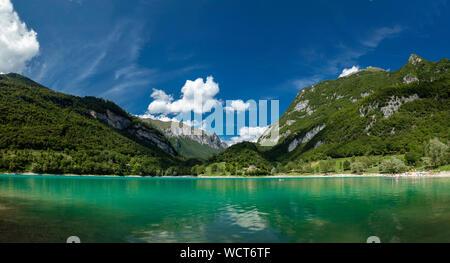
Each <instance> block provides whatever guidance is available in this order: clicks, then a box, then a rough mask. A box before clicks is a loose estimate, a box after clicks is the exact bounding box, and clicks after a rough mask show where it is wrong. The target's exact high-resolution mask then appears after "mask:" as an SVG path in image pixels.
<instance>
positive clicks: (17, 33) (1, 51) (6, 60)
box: [0, 0, 39, 73]
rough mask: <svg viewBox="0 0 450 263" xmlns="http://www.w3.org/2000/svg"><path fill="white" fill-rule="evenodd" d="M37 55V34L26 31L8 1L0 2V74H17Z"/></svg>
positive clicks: (29, 30) (32, 31)
mask: <svg viewBox="0 0 450 263" xmlns="http://www.w3.org/2000/svg"><path fill="white" fill-rule="evenodd" d="M38 53H39V42H38V40H37V33H36V32H35V31H34V30H32V29H28V28H27V25H26V24H25V23H24V22H22V21H21V20H20V18H19V15H18V14H17V13H16V12H15V11H14V7H13V5H12V3H11V1H10V0H0V72H5V73H7V72H19V73H21V72H22V71H23V70H25V68H26V63H27V62H28V61H30V60H31V59H32V58H33V57H35V56H36V55H37V54H38Z"/></svg>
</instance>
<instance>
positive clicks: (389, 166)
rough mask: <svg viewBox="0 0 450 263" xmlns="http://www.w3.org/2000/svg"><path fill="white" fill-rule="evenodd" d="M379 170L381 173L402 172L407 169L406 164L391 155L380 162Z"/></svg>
mask: <svg viewBox="0 0 450 263" xmlns="http://www.w3.org/2000/svg"><path fill="white" fill-rule="evenodd" d="M380 170H381V171H382V172H383V173H403V172H406V171H407V170H408V166H406V165H405V163H404V162H403V161H402V160H400V159H398V158H396V157H392V158H390V159H384V160H383V161H382V162H381V164H380Z"/></svg>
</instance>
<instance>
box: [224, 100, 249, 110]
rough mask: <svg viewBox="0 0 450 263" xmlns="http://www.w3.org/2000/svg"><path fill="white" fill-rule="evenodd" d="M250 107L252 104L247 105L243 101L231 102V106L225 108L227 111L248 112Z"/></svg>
mask: <svg viewBox="0 0 450 263" xmlns="http://www.w3.org/2000/svg"><path fill="white" fill-rule="evenodd" d="M249 107H250V103H248V102H247V103H245V102H244V101H243V100H233V101H231V105H230V106H227V107H225V110H226V111H237V112H241V111H246V110H247V109H248V108H249Z"/></svg>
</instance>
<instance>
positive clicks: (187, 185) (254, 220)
mask: <svg viewBox="0 0 450 263" xmlns="http://www.w3.org/2000/svg"><path fill="white" fill-rule="evenodd" d="M449 185H450V178H439V179H436V178H434V179H432V178H430V179H405V180H400V181H398V182H395V183H393V182H389V181H385V180H384V179H382V178H336V179H334V178H316V179H286V180H285V181H283V182H278V180H277V179H180V178H176V179H161V178H159V179H156V178H155V179H153V178H148V179H120V178H119V179H109V178H108V179H107V178H105V179H103V178H102V179H98V178H71V177H68V178H65V177H64V178H61V177H30V178H26V179H24V178H21V177H0V209H1V208H2V207H6V210H5V209H3V210H1V213H2V216H1V217H0V234H1V235H0V240H1V241H14V240H12V238H14V237H15V236H18V234H19V233H22V234H24V235H23V238H28V241H29V238H30V237H31V238H36V239H39V241H46V242H60V240H64V238H67V236H68V235H73V233H85V234H83V235H82V236H81V237H80V238H82V240H85V241H86V242H113V241H130V242H364V241H365V239H366V238H367V237H368V236H369V235H373V234H374V233H376V234H377V236H379V237H380V238H381V239H382V240H387V241H401V242H414V241H417V240H421V241H423V242H430V241H435V242H448V241H450V240H449V237H450V233H449V232H448V231H447V229H450V225H449V222H450V215H449V214H448V213H446V211H448V209H449V208H450V207H449V204H450V199H449V196H448V195H442V194H437V193H443V192H445V191H447V190H448V187H449ZM10 207H14V210H9V209H8V208H10ZM2 220H6V221H4V222H7V224H6V225H5V224H3V221H2ZM11 222H14V223H13V224H12V223H11ZM60 222H64V224H61V223H60ZM6 226H8V227H7V228H6ZM28 226H32V227H28ZM411 229H414V231H410V230H411ZM11 231H15V233H17V235H15V234H14V233H13V234H12V235H6V234H7V233H11ZM24 231H28V235H25V233H24ZM8 238H10V239H9V240H8ZM23 240H25V239H23ZM32 241H33V240H32Z"/></svg>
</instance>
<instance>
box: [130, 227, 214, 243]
mask: <svg viewBox="0 0 450 263" xmlns="http://www.w3.org/2000/svg"><path fill="white" fill-rule="evenodd" d="M152 226H153V225H152ZM158 226H159V225H158V224H155V227H158ZM158 228H159V227H158ZM205 233H206V231H205V229H204V228H203V227H202V226H201V227H199V228H195V229H194V228H193V227H192V226H185V229H183V230H181V231H168V230H164V229H155V230H149V231H143V232H138V233H134V235H132V236H129V237H127V238H126V241H128V242H145V243H179V242H190V243H196V242H207V241H208V238H207V237H206V236H205Z"/></svg>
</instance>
